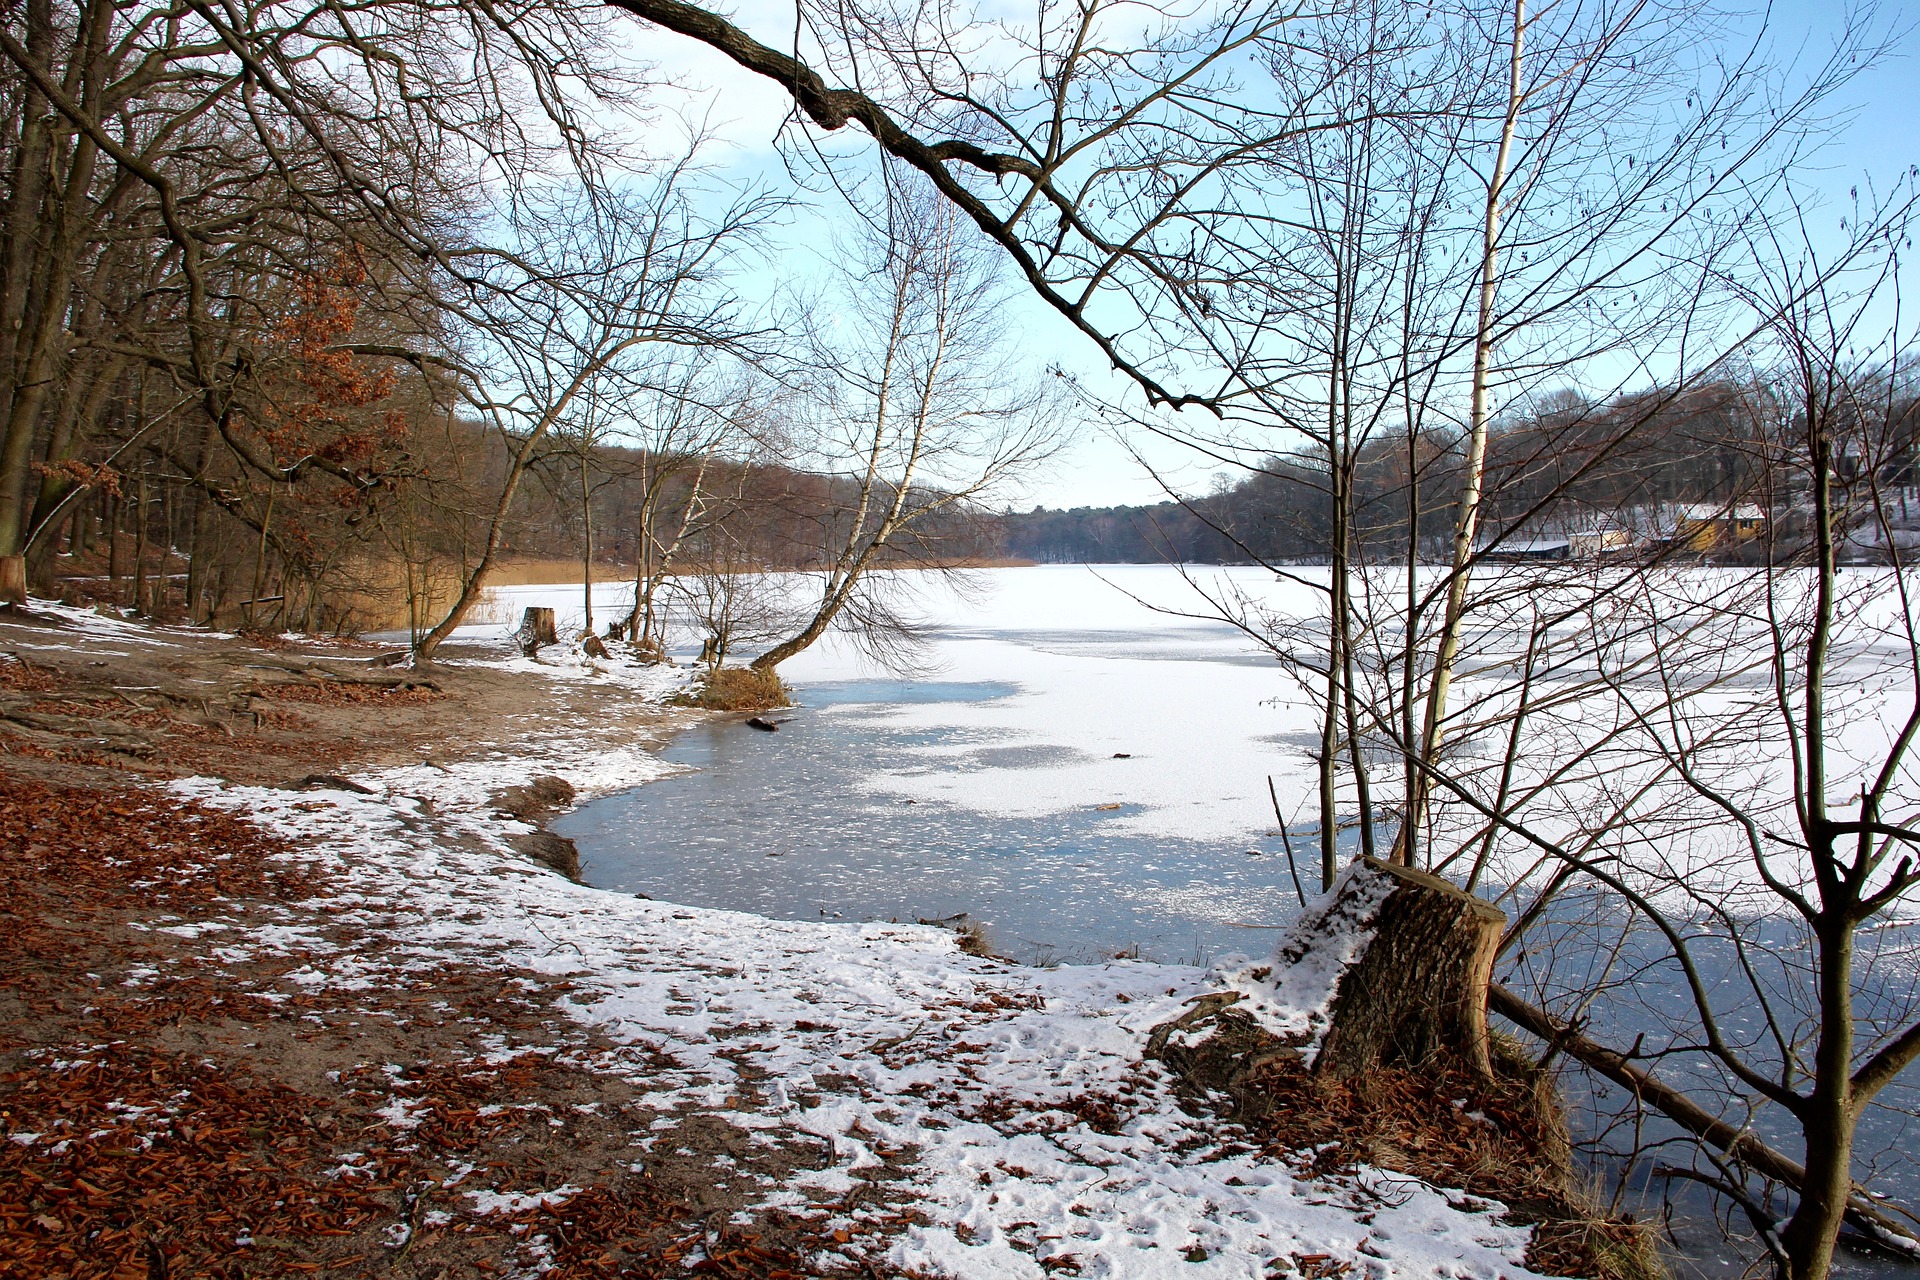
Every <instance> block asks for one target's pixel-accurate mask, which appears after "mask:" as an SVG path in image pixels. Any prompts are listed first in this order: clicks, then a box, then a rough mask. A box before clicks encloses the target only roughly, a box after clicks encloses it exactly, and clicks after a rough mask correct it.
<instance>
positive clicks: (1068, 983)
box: [173, 741, 1527, 1280]
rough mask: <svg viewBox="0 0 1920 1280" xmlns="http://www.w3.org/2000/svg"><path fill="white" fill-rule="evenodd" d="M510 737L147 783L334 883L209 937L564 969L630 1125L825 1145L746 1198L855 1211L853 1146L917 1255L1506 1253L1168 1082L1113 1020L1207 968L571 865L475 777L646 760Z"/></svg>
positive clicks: (1141, 1012) (1283, 1265)
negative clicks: (1054, 954) (500, 742)
mask: <svg viewBox="0 0 1920 1280" xmlns="http://www.w3.org/2000/svg"><path fill="white" fill-rule="evenodd" d="M522 748H523V749H522V750H521V752H520V753H519V754H517V755H504V754H503V755H502V756H501V757H500V758H498V759H494V760H488V761H484V762H481V763H480V764H478V765H473V766H468V765H458V764H456V765H451V766H448V767H445V768H439V767H436V766H432V765H428V766H418V767H411V768H406V769H396V770H389V771H383V772H377V773H371V774H365V775H361V776H360V777H358V778H357V779H356V781H357V782H360V783H361V784H363V785H366V786H368V787H370V788H371V789H372V790H373V791H375V792H376V794H373V795H360V794H355V793H351V792H346V791H331V792H326V791H323V792H300V793H293V792H286V791H278V790H272V789H266V788H251V787H235V786H228V785H225V784H222V783H220V782H217V781H214V780H209V779H193V780H188V781H184V782H179V783H175V784H173V785H174V790H175V791H176V792H177V793H178V794H180V795H182V796H186V797H191V798H193V799H196V800H199V801H201V802H203V803H206V804H210V805H215V806H220V807H225V808H228V809H232V810H237V811H241V812H244V813H246V814H247V815H248V816H249V817H251V818H252V819H253V820H254V821H256V822H259V823H261V824H263V825H264V826H266V827H267V828H269V829H272V830H275V831H278V832H281V833H284V834H285V835H288V836H290V837H292V838H294V839H295V840H297V841H298V842H299V843H300V844H301V846H302V848H303V849H304V850H305V851H306V852H305V854H304V856H307V857H310V858H313V859H315V860H317V861H318V862H320V863H321V865H322V866H323V867H324V868H325V869H326V870H328V871H329V872H330V873H331V874H332V875H333V877H334V879H335V883H336V884H337V885H338V889H337V891H336V892H335V893H334V894H333V895H332V896H331V897H328V898H323V899H320V900H317V901H314V902H311V903H308V904H306V905H305V907H303V908H296V909H295V910H296V912H298V911H302V910H305V911H308V912H310V915H309V916H308V918H306V919H305V920H302V919H301V918H299V916H298V915H296V916H295V917H294V918H293V919H290V920H289V921H288V922H286V923H284V924H282V925H278V926H274V927H271V928H265V929H260V930H256V931H254V932H253V933H252V935H251V936H245V937H243V936H238V935H237V934H236V936H233V937H230V938H225V939H223V941H224V942H225V943H226V946H227V952H226V954H229V955H238V954H240V953H241V952H243V951H245V950H247V949H257V950H260V951H269V952H270V951H277V950H282V949H287V948H296V947H297V948H302V949H309V950H311V951H312V952H314V953H315V954H317V955H322V956H327V955H328V954H329V953H331V955H330V958H328V959H326V960H325V961H324V962H322V963H318V964H315V965H314V966H312V967H311V968H309V969H308V970H306V971H305V972H304V973H303V974H302V975H301V978H302V980H303V981H304V982H305V983H307V984H309V985H311V986H313V987H315V988H316V989H320V988H333V989H353V988H354V987H355V986H365V985H366V984H368V983H370V982H374V981H378V980H380V977H379V973H378V972H377V971H376V965H375V963H374V962H372V961H369V960H367V959H366V958H364V957H361V956H358V955H355V954H349V953H345V952H342V951H340V950H339V949H338V948H337V947H334V946H333V945H332V944H330V943H328V942H327V941H326V926H327V925H329V924H332V923H338V922H343V921H344V922H348V923H358V924H362V925H365V926H367V927H368V928H370V929H373V930H377V931H379V932H380V933H381V935H382V936H384V937H386V938H388V939H390V940H391V943H392V947H393V949H394V950H393V952H392V953H390V954H388V955H386V956H384V957H381V958H380V959H379V961H378V962H377V963H378V965H379V966H390V965H391V964H392V963H393V960H394V955H395V954H397V955H398V956H399V957H400V958H401V961H402V964H403V967H412V968H417V969H421V970H431V969H433V968H435V967H436V966H440V965H443V964H447V963H451V962H459V961H466V962H473V963H481V964H487V965H490V966H493V967H495V968H500V969H518V970H522V971H533V972H537V973H541V974H546V975H552V976H553V977H554V978H556V979H559V978H565V979H567V980H568V981H569V982H570V984H571V995H570V997H569V998H570V1000H571V1002H572V1003H571V1004H570V1005H569V1006H568V1008H569V1012H570V1013H571V1015H572V1016H573V1017H575V1018H577V1019H578V1020H579V1021H580V1022H581V1023H582V1024H585V1025H587V1026H590V1027H592V1028H594V1029H596V1030H597V1031H598V1032H600V1033H602V1034H603V1035H604V1036H605V1037H607V1038H609V1039H610V1040H612V1041H613V1042H615V1043H616V1044H617V1045H620V1046H625V1047H627V1048H628V1049H629V1050H630V1058H629V1059H628V1061H629V1063H630V1069H631V1070H632V1071H633V1073H634V1074H635V1075H636V1076H639V1077H643V1078H644V1079H645V1081H646V1085H647V1088H648V1090H649V1091H650V1105H652V1106H654V1107H656V1108H657V1109H659V1111H660V1112H662V1113H663V1114H664V1115H665V1116H666V1117H667V1118H664V1119H662V1120H658V1121H656V1122H655V1127H656V1129H661V1130H663V1131H666V1132H670V1131H671V1128H672V1125H673V1123H674V1120H673V1118H672V1117H676V1116H684V1115H687V1114H695V1113H704V1114H706V1115H709V1116H714V1117H718V1118H721V1119H723V1120H725V1121H726V1122H728V1123H730V1124H732V1125H734V1126H736V1127H738V1128H740V1129H743V1130H746V1131H748V1132H750V1133H752V1134H754V1135H756V1138H757V1140H759V1141H761V1142H763V1143H767V1144H774V1145H781V1146H791V1145H792V1144H795V1143H806V1144H810V1145H812V1146H823V1147H824V1148H825V1150H826V1152H827V1154H828V1158H827V1159H826V1160H825V1161H824V1164H823V1166H822V1167H820V1168H818V1169H815V1170H813V1171H810V1172H801V1173H798V1174H795V1175H793V1176H792V1177H791V1178H790V1179H789V1180H788V1181H787V1183H786V1184H785V1185H782V1186H767V1187H765V1188H763V1190H762V1192H761V1195H762V1201H761V1202H762V1203H763V1204H768V1205H781V1206H790V1207H795V1208H806V1207H808V1206H814V1207H818V1206H820V1205H822V1204H823V1203H824V1204H828V1205H835V1204H837V1205H839V1206H841V1207H840V1208H839V1209H837V1210H835V1212H837V1213H839V1214H841V1215H843V1216H844V1217H845V1218H846V1220H847V1223H848V1225H849V1226H853V1225H855V1224H856V1223H857V1222H858V1221H859V1220H861V1219H862V1217H863V1215H865V1214H867V1213H868V1210H864V1209H862V1208H860V1207H859V1203H860V1188H861V1187H862V1186H863V1185H864V1175H866V1174H869V1173H871V1172H872V1171H873V1170H875V1169H878V1168H880V1167H881V1166H883V1165H889V1166H891V1167H893V1168H899V1167H901V1166H902V1165H903V1164H904V1165H905V1166H906V1167H907V1168H908V1170H909V1173H908V1177H909V1178H910V1180H911V1183H910V1185H911V1195H912V1199H913V1203H914V1205H915V1206H916V1207H917V1208H918V1209H919V1210H920V1221H919V1223H918V1225H915V1226H913V1227H911V1228H910V1229H908V1230H907V1231H906V1232H905V1234H902V1235H899V1236H898V1237H897V1238H896V1239H895V1240H894V1242H893V1243H892V1245H891V1246H890V1247H891V1249H892V1253H893V1258H894V1261H896V1262H897V1263H899V1264H901V1265H904V1266H911V1267H918V1268H922V1269H924V1270H926V1271H927V1272H929V1273H931V1274H945V1275H950V1276H954V1277H964V1278H965V1280H999V1278H1001V1277H1005V1278H1007V1280H1038V1278H1039V1277H1042V1276H1044V1275H1047V1274H1050V1273H1051V1272H1053V1271H1059V1270H1069V1269H1073V1268H1074V1267H1077V1274H1079V1275H1081V1276H1083V1277H1127V1278H1132V1277H1138V1278H1141V1280H1147V1278H1150V1277H1160V1276H1169V1277H1171V1276H1178V1277H1181V1278H1182V1280H1209V1278H1211V1277H1249V1278H1251V1277H1264V1276H1268V1275H1273V1274H1280V1273H1282V1272H1285V1271H1290V1270H1295V1269H1299V1268H1302V1267H1305V1268H1308V1269H1310V1270H1312V1271H1313V1272H1314V1273H1315V1274H1333V1273H1334V1272H1333V1271H1331V1270H1329V1269H1328V1268H1330V1267H1334V1266H1336V1265H1337V1264H1348V1265H1349V1266H1350V1267H1351V1272H1350V1274H1352V1275H1355V1276H1362V1275H1364V1276H1367V1277H1373V1278H1376V1280H1385V1278H1386V1277H1391V1276H1445V1277H1462V1278H1464V1277H1489V1278H1491V1277H1495V1276H1501V1275H1505V1276H1520V1275H1524V1274H1526V1273H1525V1270H1524V1268H1523V1267H1522V1266H1521V1264H1520V1259H1521V1257H1522V1255H1523V1253H1524V1250H1525V1246H1526V1242H1527V1232H1526V1231H1525V1229H1522V1228H1516V1227H1510V1226H1503V1225H1500V1224H1499V1222H1498V1221H1497V1220H1496V1219H1497V1214H1498V1206H1487V1205H1485V1204H1484V1203H1471V1202H1468V1201H1466V1200H1465V1198H1464V1197H1459V1196H1449V1195H1448V1194H1447V1193H1444V1192H1442V1191H1439V1190H1435V1189H1433V1188H1431V1187H1427V1186H1425V1185H1423V1184H1420V1183H1418V1182H1415V1181H1412V1180H1409V1179H1406V1178H1404V1177H1402V1176H1399V1175H1391V1174H1384V1173H1379V1172H1377V1171H1371V1170H1364V1171H1362V1172H1361V1174H1359V1175H1358V1176H1357V1177H1351V1178H1335V1179H1321V1180H1315V1181H1309V1180H1305V1179H1302V1178H1296V1177H1295V1176H1294V1175H1293V1174H1292V1173H1291V1172H1289V1170H1288V1169H1286V1168H1285V1167H1283V1166H1281V1165H1277V1164H1275V1163H1273V1162H1272V1161H1269V1160H1262V1159H1258V1158H1256V1157H1255V1156H1253V1155H1251V1154H1249V1153H1248V1152H1247V1151H1246V1150H1245V1149H1244V1147H1240V1146H1236V1145H1235V1143H1234V1141H1233V1135H1234V1133H1235V1131H1234V1130H1232V1129H1231V1128H1230V1127H1224V1131H1223V1126H1221V1125H1219V1124H1217V1123H1212V1122H1201V1121H1199V1120H1196V1119H1194V1118H1193V1117H1190V1116H1188V1115H1187V1114H1185V1113H1184V1112H1182V1111H1181V1110H1180V1109H1179V1107H1178V1106H1177V1105H1176V1103H1175V1101H1174V1099H1173V1097H1172V1095H1171V1093H1170V1091H1169V1088H1168V1085H1167V1082H1166V1080H1165V1079H1164V1077H1163V1076H1161V1075H1160V1074H1159V1072H1158V1070H1157V1068H1154V1067H1151V1066H1143V1065H1142V1063H1141V1062H1140V1053H1141V1049H1142V1046H1143V1043H1144V1041H1145V1038H1146V1035H1147V1033H1148V1031H1149V1030H1150V1029H1151V1028H1152V1027H1153V1026H1154V1025H1156V1024H1158V1023H1160V1022H1163V1021H1166V1020H1168V1019H1170V1018H1172V1017H1174V1016H1176V1015H1177V1014H1178V1013H1179V1012H1181V1011H1182V1010H1183V1008H1184V1007H1185V1004H1186V1002H1187V1001H1189V1000H1190V999H1191V998H1192V997H1193V996H1195V995H1197V994H1199V993H1200V992H1202V991H1204V990H1206V989H1208V988H1209V985H1210V981H1217V980H1218V979H1219V977H1222V976H1224V974H1223V975H1216V977H1215V978H1213V979H1210V978H1209V975H1208V974H1206V973H1203V972H1202V971H1200V970H1197V969H1192V968H1183V967H1174V966H1162V965H1154V964H1147V963H1140V962H1115V963H1110V964H1105V965H1100V966H1093V967H1062V968H1058V969H1051V970H1040V969H1022V968H1017V967H1014V966H1011V965H1008V964H1006V963H1004V962H1000V961H996V960H987V959H978V958H973V957H968V956H965V955H962V954H960V953H959V951H958V950H957V947H956V940H955V938H954V935H952V934H950V933H947V932H945V931H942V930H939V929H934V928H929V927H923V926H917V925H891V924H861V925H851V924H845V925H843V924H813V923H804V922H789V921H777V920H769V919H765V918H761V917H757V916H749V915H743V914H738V913H732V912H724V911H711V910H696V909H692V908H687V907H680V906H675V905H672V904H669V903H664V902H655V901H647V900H641V899H638V898H632V897H626V896H622V895H618V894H614V893H611V892H607V891H602V890H597V889H593V888H589V887H586V886H583V885H578V884H574V883H572V882H570V881H567V880H565V879H562V878H560V877H559V876H556V875H552V874H549V873H547V872H545V871H542V870H537V869H535V868H533V867H532V866H531V865H530V864H528V863H526V862H524V861H522V860H520V859H517V858H515V857H513V856H512V855H511V854H510V852H509V851H508V846H507V845H506V843H505V840H504V837H505V836H506V835H507V834H509V833H510V832H511V831H513V830H518V829H521V828H517V827H514V826H512V825H510V824H505V823H503V822H501V821H500V820H499V819H497V818H496V817H495V816H494V815H492V814H491V813H490V812H489V806H488V805H487V803H486V797H487V795H488V793H489V792H491V791H492V790H494V789H496V788H498V787H499V786H502V785H505V784H507V783H510V782H514V781H519V780H521V779H522V778H523V777H526V776H532V775H533V774H534V773H536V772H558V773H560V774H561V775H562V776H566V777H568V778H569V779H570V780H571V781H573V782H575V784H576V785H580V786H582V787H583V789H588V788H597V787H605V786H612V785H631V784H632V783H634V782H637V781H639V780H641V779H642V778H643V777H644V776H647V773H648V769H649V768H652V769H654V771H656V772H657V771H658V768H659V766H658V762H657V761H656V762H654V763H653V765H651V766H649V765H648V764H647V763H646V759H650V758H646V759H643V758H640V757H639V753H633V754H632V755H630V756H629V757H627V758H625V759H623V760H622V761H621V762H620V763H618V764H617V765H612V764H604V763H596V762H594V761H590V760H587V759H584V758H581V757H578V756H570V755H568V754H566V751H567V750H568V748H567V744H566V743H565V742H564V741H548V742H531V743H523V744H522ZM596 770H598V772H595V771H596ZM501 1052H502V1053H503V1055H504V1054H506V1053H508V1052H510V1051H509V1049H508V1048H507V1046H505V1045H504V1044H503V1045H502V1046H501ZM641 1158H642V1159H643V1160H644V1159H646V1158H647V1156H646V1154H645V1153H644V1152H643V1153H641ZM571 1190H572V1189H571V1188H568V1187H553V1188H543V1187H530V1188H526V1189H525V1190H524V1192H522V1193H520V1194H522V1195H524V1196H549V1197H552V1196H562V1195H565V1194H569V1193H570V1192H571ZM869 1221H871V1219H869ZM1067 1255H1071V1261H1069V1259H1068V1258H1067ZM1303 1260H1304V1261H1303Z"/></svg>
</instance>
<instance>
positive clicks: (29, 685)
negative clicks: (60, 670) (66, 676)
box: [0, 653, 60, 693]
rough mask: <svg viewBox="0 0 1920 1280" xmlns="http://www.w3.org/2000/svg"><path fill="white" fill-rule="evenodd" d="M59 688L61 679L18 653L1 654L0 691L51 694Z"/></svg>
mask: <svg viewBox="0 0 1920 1280" xmlns="http://www.w3.org/2000/svg"><path fill="white" fill-rule="evenodd" d="M59 687H60V680H59V677H57V676H55V675H54V674H53V672H51V671H49V670H47V669H46V668H45V667H41V666H36V665H34V664H32V663H30V662H28V661H27V660H26V659H25V658H22V657H21V656H20V655H19V654H17V653H0V689H13V690H18V691H19V692H21V693H51V692H52V691H53V690H55V689H58V688H59Z"/></svg>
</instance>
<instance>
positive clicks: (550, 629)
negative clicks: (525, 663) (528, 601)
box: [514, 605, 560, 657]
mask: <svg viewBox="0 0 1920 1280" xmlns="http://www.w3.org/2000/svg"><path fill="white" fill-rule="evenodd" d="M514 639H516V640H517V641H519V642H520V652H521V653H523V654H525V655H527V656H528V657H532V656H533V655H534V653H536V652H537V651H538V650H539V648H540V646H541V645H543V644H559V643H560V633H559V632H558V631H557V630H555V629H554V623H553V610H552V609H543V608H540V607H538V606H535V605H528V606H527V611H526V612H525V613H523V614H521V615H520V629H519V630H518V631H516V632H514Z"/></svg>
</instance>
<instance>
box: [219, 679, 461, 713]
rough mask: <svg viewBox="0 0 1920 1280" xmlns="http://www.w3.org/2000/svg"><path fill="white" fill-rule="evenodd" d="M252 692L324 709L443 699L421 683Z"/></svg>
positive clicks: (325, 684) (330, 683)
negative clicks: (352, 705)
mask: <svg viewBox="0 0 1920 1280" xmlns="http://www.w3.org/2000/svg"><path fill="white" fill-rule="evenodd" d="M252 692H253V693H255V694H258V695H259V696H260V697H262V698H272V699H273V700H274V701H276V702H305V703H310V704H313V705H315V706H324V707H343V706H349V705H351V704H354V703H360V702H388V703H392V702H437V701H439V700H440V699H441V698H444V697H446V696H447V695H446V694H444V693H442V692H441V691H440V690H438V689H436V688H433V687H432V686H430V685H425V684H410V683H406V682H402V683H399V684H391V685H383V684H356V683H354V682H353V681H349V680H315V681H312V682H310V683H305V684H292V683H289V684H269V685H262V686H260V687H259V688H258V689H255V690H252Z"/></svg>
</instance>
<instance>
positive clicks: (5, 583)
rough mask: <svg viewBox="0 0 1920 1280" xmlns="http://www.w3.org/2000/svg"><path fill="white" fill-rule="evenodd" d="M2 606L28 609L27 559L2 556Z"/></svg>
mask: <svg viewBox="0 0 1920 1280" xmlns="http://www.w3.org/2000/svg"><path fill="white" fill-rule="evenodd" d="M0 604H11V605H18V606H19V607H20V608H22V609H24V608H26V607H27V558H26V557H25V556H0Z"/></svg>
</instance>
